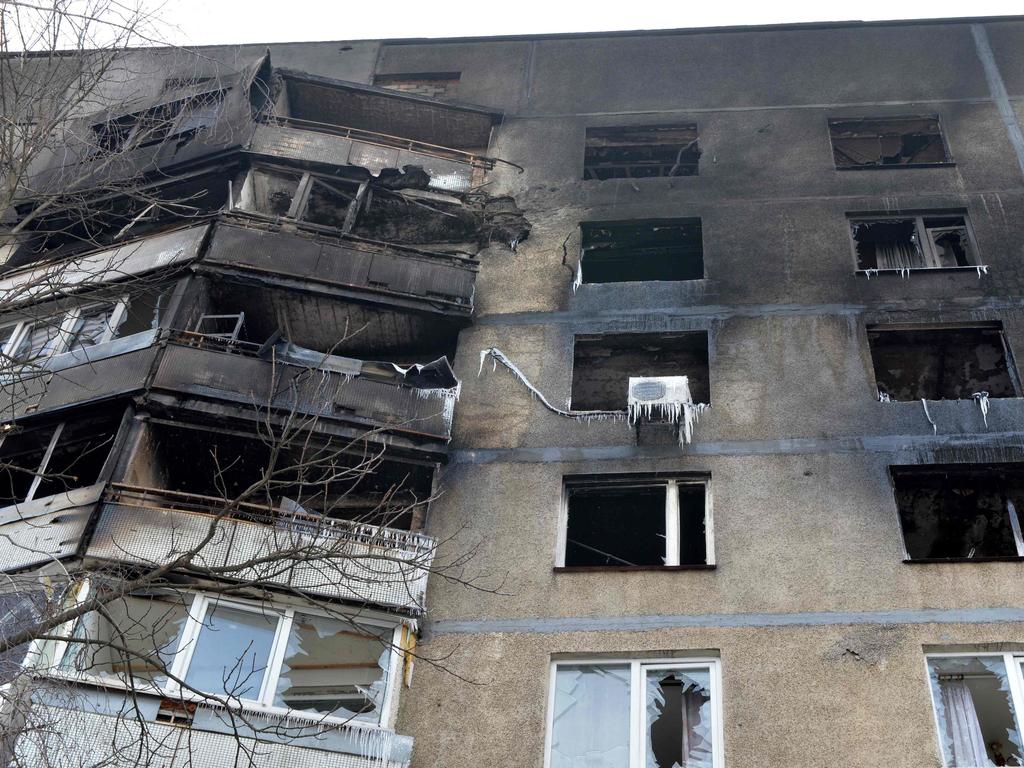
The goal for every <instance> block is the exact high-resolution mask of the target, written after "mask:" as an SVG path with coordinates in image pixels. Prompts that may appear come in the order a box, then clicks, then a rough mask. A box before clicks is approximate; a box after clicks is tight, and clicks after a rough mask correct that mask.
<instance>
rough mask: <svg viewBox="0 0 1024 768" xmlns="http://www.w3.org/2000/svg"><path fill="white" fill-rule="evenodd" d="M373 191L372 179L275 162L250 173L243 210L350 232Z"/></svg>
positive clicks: (254, 168) (247, 178)
mask: <svg viewBox="0 0 1024 768" xmlns="http://www.w3.org/2000/svg"><path fill="white" fill-rule="evenodd" d="M368 194H369V182H366V181H362V182H360V181H355V180H352V179H346V178H341V177H335V176H325V175H320V174H314V173H310V172H309V171H297V170H292V169H288V168H281V167H277V166H271V165H254V166H253V167H252V168H251V169H250V171H249V173H248V174H247V175H246V178H245V182H244V184H243V185H242V191H241V195H240V199H239V202H238V206H237V207H238V208H239V210H243V211H246V212H249V213H255V214H258V215H263V216H272V217H274V218H285V219H295V220H296V221H303V222H305V223H307V224H313V225H317V226H325V227H331V228H333V229H340V230H341V231H342V232H349V231H351V229H352V228H353V227H354V226H355V222H356V216H357V215H358V212H359V210H360V208H361V207H362V206H363V203H364V201H365V200H366V199H367V195H368Z"/></svg>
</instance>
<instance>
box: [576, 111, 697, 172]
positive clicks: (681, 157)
mask: <svg viewBox="0 0 1024 768" xmlns="http://www.w3.org/2000/svg"><path fill="white" fill-rule="evenodd" d="M699 160H700V149H699V148H698V146H697V126H696V125H693V124H690V125H646V126H630V127H615V128H587V135H586V151H585V153H584V159H583V178H584V179H646V178H650V177H653V176H696V175H697V166H698V161H699Z"/></svg>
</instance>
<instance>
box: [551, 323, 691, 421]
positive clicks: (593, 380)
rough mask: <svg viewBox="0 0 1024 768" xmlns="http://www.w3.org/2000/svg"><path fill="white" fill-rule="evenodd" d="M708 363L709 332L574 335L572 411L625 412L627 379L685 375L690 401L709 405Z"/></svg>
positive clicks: (627, 394) (627, 388) (627, 391)
mask: <svg viewBox="0 0 1024 768" xmlns="http://www.w3.org/2000/svg"><path fill="white" fill-rule="evenodd" d="M708 359H709V352H708V333H707V331H669V332H666V333H608V334H580V335H577V336H576V337H574V339H573V368H572V398H571V404H572V408H573V409H574V410H593V411H625V410H626V409H627V406H628V400H629V379H630V377H631V376H686V377H687V379H688V384H689V389H690V394H691V396H692V398H693V402H694V403H710V402H711V382H710V370H709V366H708Z"/></svg>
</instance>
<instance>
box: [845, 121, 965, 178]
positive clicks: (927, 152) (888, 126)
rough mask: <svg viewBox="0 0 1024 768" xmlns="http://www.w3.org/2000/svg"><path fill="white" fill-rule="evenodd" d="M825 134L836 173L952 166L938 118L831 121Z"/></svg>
mask: <svg viewBox="0 0 1024 768" xmlns="http://www.w3.org/2000/svg"><path fill="white" fill-rule="evenodd" d="M828 130H829V136H830V137H831V138H832V154H833V155H834V157H835V162H836V168H839V169H847V168H878V167H883V166H884V167H891V166H904V167H914V166H922V165H924V166H927V165H942V164H945V163H949V162H951V160H950V157H949V155H948V154H947V152H946V144H945V142H944V141H943V138H942V130H941V129H940V127H939V118H938V117H937V116H931V117H884V118H856V119H830V120H829V121H828Z"/></svg>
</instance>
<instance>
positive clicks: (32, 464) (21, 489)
mask: <svg viewBox="0 0 1024 768" xmlns="http://www.w3.org/2000/svg"><path fill="white" fill-rule="evenodd" d="M55 429H56V427H54V426H48V427H45V428H41V429H23V430H19V431H14V432H11V433H9V434H7V435H5V436H4V439H3V443H0V505H3V506H7V505H9V504H16V503H18V502H20V501H25V500H26V499H28V498H29V490H30V489H31V488H32V486H33V484H34V481H35V479H36V476H37V474H38V472H39V471H40V468H41V467H42V464H43V458H44V457H45V456H46V449H47V448H48V447H49V445H50V440H51V439H52V438H53V433H54V430H55Z"/></svg>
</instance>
